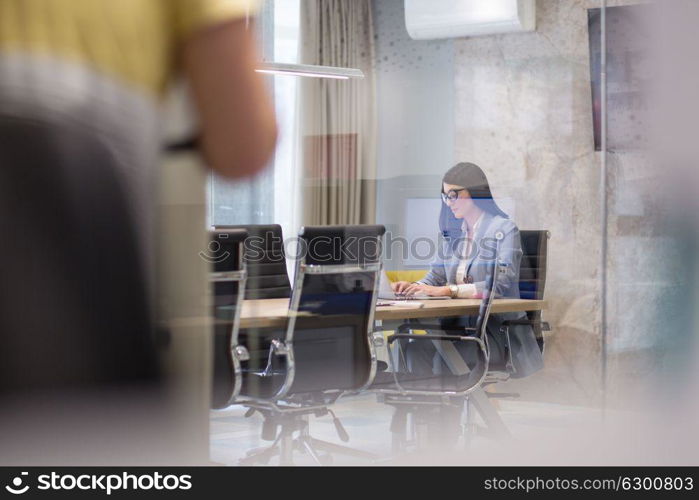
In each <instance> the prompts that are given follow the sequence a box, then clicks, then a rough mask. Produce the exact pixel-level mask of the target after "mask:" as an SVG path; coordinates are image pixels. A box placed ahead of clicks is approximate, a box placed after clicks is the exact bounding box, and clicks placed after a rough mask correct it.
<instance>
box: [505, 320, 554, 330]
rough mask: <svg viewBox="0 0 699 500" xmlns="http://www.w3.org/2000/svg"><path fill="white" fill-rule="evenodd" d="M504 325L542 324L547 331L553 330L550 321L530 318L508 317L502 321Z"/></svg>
mask: <svg viewBox="0 0 699 500" xmlns="http://www.w3.org/2000/svg"><path fill="white" fill-rule="evenodd" d="M501 325H502V326H517V325H529V326H540V327H541V329H542V330H543V331H545V332H550V331H551V325H550V324H549V322H548V321H531V320H528V319H508V320H505V321H503V322H502V323H501Z"/></svg>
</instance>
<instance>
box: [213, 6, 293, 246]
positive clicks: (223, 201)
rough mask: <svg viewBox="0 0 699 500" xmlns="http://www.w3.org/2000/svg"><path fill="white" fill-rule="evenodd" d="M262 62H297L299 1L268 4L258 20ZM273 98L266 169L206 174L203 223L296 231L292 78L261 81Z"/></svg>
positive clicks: (291, 232)
mask: <svg viewBox="0 0 699 500" xmlns="http://www.w3.org/2000/svg"><path fill="white" fill-rule="evenodd" d="M258 24H259V26H258V28H259V33H260V40H261V45H262V51H263V54H264V58H265V60H272V61H276V62H285V63H296V62H297V60H298V38H299V0H268V1H267V3H266V4H265V6H264V9H263V10H262V13H261V17H260V20H259V23H258ZM266 78H267V81H268V82H269V85H270V92H272V94H273V97H274V103H275V108H276V113H277V123H278V127H279V140H278V143H277V149H276V152H275V154H274V157H273V158H272V161H271V162H270V164H269V166H268V167H267V169H266V170H265V171H264V172H263V173H262V174H261V175H259V176H258V177H256V178H255V179H253V180H249V181H231V180H228V179H224V178H221V177H218V176H216V175H212V176H211V178H210V184H209V207H210V209H209V221H208V222H209V225H227V224H271V223H277V224H281V226H282V229H283V231H284V235H285V237H289V236H293V235H295V234H296V232H297V231H298V227H297V226H298V224H297V222H296V216H297V214H298V207H297V206H296V202H297V198H298V197H297V195H296V194H297V192H298V189H297V186H298V182H297V179H296V177H297V176H296V163H297V162H296V156H295V155H296V147H295V140H294V134H295V131H296V128H295V124H296V121H297V109H296V87H297V78H295V77H292V76H279V75H269V76H267V77H266Z"/></svg>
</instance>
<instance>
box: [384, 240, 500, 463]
mask: <svg viewBox="0 0 699 500" xmlns="http://www.w3.org/2000/svg"><path fill="white" fill-rule="evenodd" d="M496 252H497V249H496ZM496 261H497V257H496V259H494V261H493V263H491V264H489V265H488V268H487V272H486V279H485V286H484V293H483V298H482V300H481V303H480V306H479V309H478V318H477V321H476V326H475V328H468V327H458V328H450V329H443V328H442V326H441V325H438V324H435V325H427V324H424V323H419V322H411V323H404V324H402V325H400V326H399V327H398V329H397V333H395V334H393V335H390V336H389V337H388V345H389V364H390V372H384V373H380V374H378V376H377V377H376V379H375V382H374V384H373V385H372V390H374V391H376V392H377V393H379V395H380V396H379V401H381V402H383V403H386V404H388V405H390V406H393V407H394V408H395V411H394V414H393V418H392V420H391V428H390V429H391V436H392V447H393V452H394V453H403V452H405V451H407V448H408V447H409V446H411V445H415V446H416V447H417V448H418V449H421V448H424V447H425V446H426V444H427V443H428V442H431V444H433V445H434V444H446V441H451V442H452V443H453V442H454V439H455V438H458V435H457V436H454V435H453V434H454V433H453V432H451V431H453V425H452V424H453V423H454V422H453V421H454V420H456V425H460V416H461V413H462V412H463V408H464V402H465V401H467V399H468V397H469V395H470V394H471V393H472V392H473V391H474V390H476V389H477V388H479V387H480V386H481V383H482V382H483V380H484V378H485V376H486V373H487V371H488V363H489V353H488V341H487V335H486V326H487V324H488V319H489V317H490V310H491V307H492V302H493V299H494V298H495V293H494V290H495V287H496V284H497V272H498V267H497V266H496V265H495V262H496ZM414 329H415V330H427V334H423V335H416V334H414V333H410V332H411V331H412V330H414ZM409 342H433V343H434V345H435V347H436V351H437V352H438V353H439V356H440V358H442V359H444V360H445V361H446V363H447V365H448V368H449V371H450V372H449V373H447V374H439V375H432V374H429V375H415V374H413V373H411V372H410V368H409V366H408V363H407V360H406V356H405V354H404V351H405V350H406V348H407V346H408V343H409ZM393 344H396V348H394V349H393V350H392V349H391V345H393ZM456 344H461V346H460V347H462V349H464V348H465V350H464V351H463V352H466V353H467V354H468V356H467V357H468V358H470V359H469V361H468V362H465V361H464V359H463V357H462V353H460V352H459V351H458V350H457V349H456V347H455V346H456ZM391 351H393V352H391ZM424 431H427V432H424Z"/></svg>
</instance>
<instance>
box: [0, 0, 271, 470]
mask: <svg viewBox="0 0 699 500" xmlns="http://www.w3.org/2000/svg"><path fill="white" fill-rule="evenodd" d="M253 9H254V5H253V2H252V1H249V0H119V1H113V0H0V346H1V347H0V401H1V402H2V403H1V404H2V408H3V412H2V414H0V419H1V420H2V421H1V422H0V429H4V431H0V434H1V433H2V432H5V433H7V432H12V431H11V430H12V429H13V428H14V426H15V425H20V426H22V425H23V426H25V427H27V428H28V429H31V427H32V426H35V429H36V430H39V429H43V428H46V426H47V425H49V426H50V425H53V424H56V428H57V429H58V428H62V427H61V426H60V422H61V420H62V419H64V420H66V421H67V422H68V424H69V421H70V417H69V414H70V411H68V410H69V409H70V408H71V405H72V408H73V409H74V408H75V405H76V404H77V405H79V404H80V402H83V403H84V402H85V401H92V399H90V398H92V397H94V395H99V398H98V399H97V400H98V401H100V403H99V404H93V405H91V407H90V410H92V409H94V407H95V406H99V405H101V404H102V402H103V401H105V402H109V401H116V402H114V403H111V404H112V405H113V406H114V408H112V409H115V410H118V409H119V406H120V405H123V404H124V401H127V403H126V405H129V404H131V403H132V402H133V407H134V411H133V412H131V413H128V415H129V416H130V417H133V418H135V419H138V413H139V411H141V409H142V408H141V406H139V403H138V401H139V398H141V400H152V398H151V397H150V396H151V395H153V394H160V391H159V390H158V389H159V387H160V386H161V383H160V380H161V378H162V377H161V374H160V370H159V366H158V361H157V356H156V349H155V343H154V332H153V330H154V328H153V308H152V303H153V284H152V283H151V280H150V279H149V277H148V276H149V275H150V273H151V271H150V270H151V269H152V261H153V256H152V250H153V243H152V242H151V241H150V240H151V238H152V235H153V225H154V220H153V219H154V212H155V206H156V201H157V200H156V198H155V188H156V178H155V173H156V167H157V162H158V157H159V153H160V150H161V148H162V145H161V143H160V134H161V131H160V129H161V125H162V123H161V120H160V114H159V113H160V109H159V108H160V103H161V98H162V95H163V93H164V90H165V88H166V86H167V84H168V82H169V81H170V80H171V79H172V77H173V76H175V75H176V74H178V73H182V72H183V73H184V74H185V76H186V78H187V81H188V83H189V86H190V88H191V92H192V96H193V100H194V103H195V106H196V109H197V112H198V116H199V122H200V137H199V144H200V146H201V149H202V153H203V155H204V158H205V161H206V164H207V165H208V166H210V167H211V168H212V169H213V170H215V171H216V172H217V173H218V174H221V175H224V176H228V177H245V176H250V175H254V174H255V173H256V172H258V171H259V170H260V169H261V168H262V167H263V166H264V165H265V164H266V162H267V160H268V158H269V156H270V155H271V153H272V151H273V149H274V145H275V142H276V124H275V119H274V113H273V108H272V106H271V101H270V99H269V97H268V95H267V93H266V90H265V88H264V87H263V82H262V81H261V77H260V76H259V75H258V74H256V73H255V72H254V66H255V63H256V49H255V46H254V37H253V34H252V32H251V30H250V29H249V28H248V22H247V19H248V16H249V15H250V14H251V13H252V14H254V12H253V11H252V10H253ZM144 394H147V395H146V396H144ZM85 395H89V396H85ZM111 395H133V397H130V396H129V397H126V398H125V399H124V398H122V399H119V398H118V397H117V398H116V399H114V398H112V397H111ZM28 401H29V403H28ZM37 405H38V406H37ZM42 405H43V406H42ZM154 406H157V403H156V404H154ZM28 407H31V408H33V409H32V411H27V412H26V413H27V414H28V415H30V417H29V419H30V421H27V420H26V418H27V417H26V415H24V416H23V414H22V411H15V412H14V413H13V409H18V410H19V409H27V408H28ZM64 410H65V411H66V413H65V414H64ZM144 411H145V410H144ZM109 412H110V409H109V408H105V409H104V415H103V416H105V417H106V416H107V415H108V414H109ZM32 418H36V421H31V419H32ZM100 418H101V415H98V416H97V417H96V419H95V421H96V424H98V423H99V422H98V421H99V420H100ZM22 419H24V420H23V421H19V420H22ZM87 420H90V419H87ZM121 420H124V419H121ZM126 420H128V418H127V419H126ZM136 421H138V420H136ZM131 424H134V422H132V423H131ZM124 425H125V426H128V425H129V423H124ZM102 430H104V429H102ZM86 432H87V431H86ZM49 434H50V433H49ZM94 435H95V436H99V435H100V433H99V425H97V430H96V432H95V434H94ZM123 451H124V453H125V455H124V456H130V455H129V453H130V451H129V450H128V449H124V450H123ZM22 453H23V452H22V451H17V450H13V449H7V448H5V449H4V450H3V453H2V455H1V456H0V461H2V462H5V461H9V462H23V461H25V460H26V461H30V462H31V461H32V460H33V459H32V458H31V457H30V456H29V453H30V452H27V455H26V456H24V455H22ZM117 455H118V453H117ZM66 460H67V461H70V460H71V458H70V457H67V458H66Z"/></svg>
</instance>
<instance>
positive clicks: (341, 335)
mask: <svg viewBox="0 0 699 500" xmlns="http://www.w3.org/2000/svg"><path fill="white" fill-rule="evenodd" d="M384 231H385V229H384V227H383V226H327V227H305V228H303V229H302V230H301V232H300V234H299V236H300V244H301V245H302V246H303V252H301V253H302V256H301V257H300V258H299V260H297V264H296V276H295V279H294V290H293V294H292V298H291V302H290V305H289V320H288V324H287V328H286V331H285V332H284V335H283V337H281V338H277V339H274V340H272V342H271V346H270V349H269V353H268V357H267V360H268V361H267V364H266V365H265V366H264V368H262V367H259V368H258V369H257V370H254V371H253V370H248V371H247V372H246V373H245V377H246V378H247V379H248V381H247V383H245V384H244V388H243V392H242V398H244V399H243V400H242V404H244V405H246V406H248V407H249V408H250V410H249V411H248V413H247V416H251V415H252V414H253V413H255V412H259V413H261V414H262V416H263V417H264V424H263V431H262V438H263V439H266V440H272V441H274V442H273V444H272V445H271V446H270V447H268V448H264V449H261V450H252V451H251V452H249V453H248V457H246V458H244V459H242V460H241V463H242V464H251V463H256V462H262V463H267V462H268V461H269V460H270V459H271V458H272V457H273V456H274V455H277V454H279V455H280V463H284V464H288V463H291V460H292V454H293V451H294V450H300V451H304V452H307V453H308V454H309V455H310V456H311V458H312V459H313V460H314V461H315V462H316V463H318V464H321V463H328V462H329V460H330V459H331V457H330V455H326V456H321V454H320V452H327V453H342V454H346V455H350V456H354V457H358V458H365V459H372V458H375V457H374V455H372V454H370V453H367V452H363V451H359V450H353V449H351V448H347V447H345V446H340V445H337V444H333V443H330V442H326V441H321V440H318V439H315V438H313V437H311V436H310V434H309V428H308V418H309V416H310V415H315V416H317V417H320V416H324V415H327V414H330V415H331V416H332V417H333V420H334V424H335V428H336V430H337V433H338V435H339V437H340V439H341V440H342V441H348V440H349V436H348V434H347V432H346V431H345V430H344V428H343V427H342V424H341V423H340V421H339V419H337V418H336V417H335V415H334V414H333V412H332V410H330V409H329V408H328V406H329V405H331V404H333V403H334V402H335V401H336V400H337V399H338V398H339V397H341V396H342V395H344V394H348V393H357V392H361V391H362V390H364V389H365V388H367V387H369V385H370V384H371V382H372V380H373V378H374V375H375V373H376V354H375V352H374V346H373V342H372V329H373V322H374V308H375V301H376V293H377V291H376V290H377V286H378V279H379V278H378V277H379V273H380V268H381V264H380V239H381V236H382V235H383V233H384ZM280 361H282V362H280ZM264 379H266V380H268V383H267V384H261V383H259V381H260V380H264ZM296 432H298V435H297V437H296V438H294V437H293V434H294V433H296Z"/></svg>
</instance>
